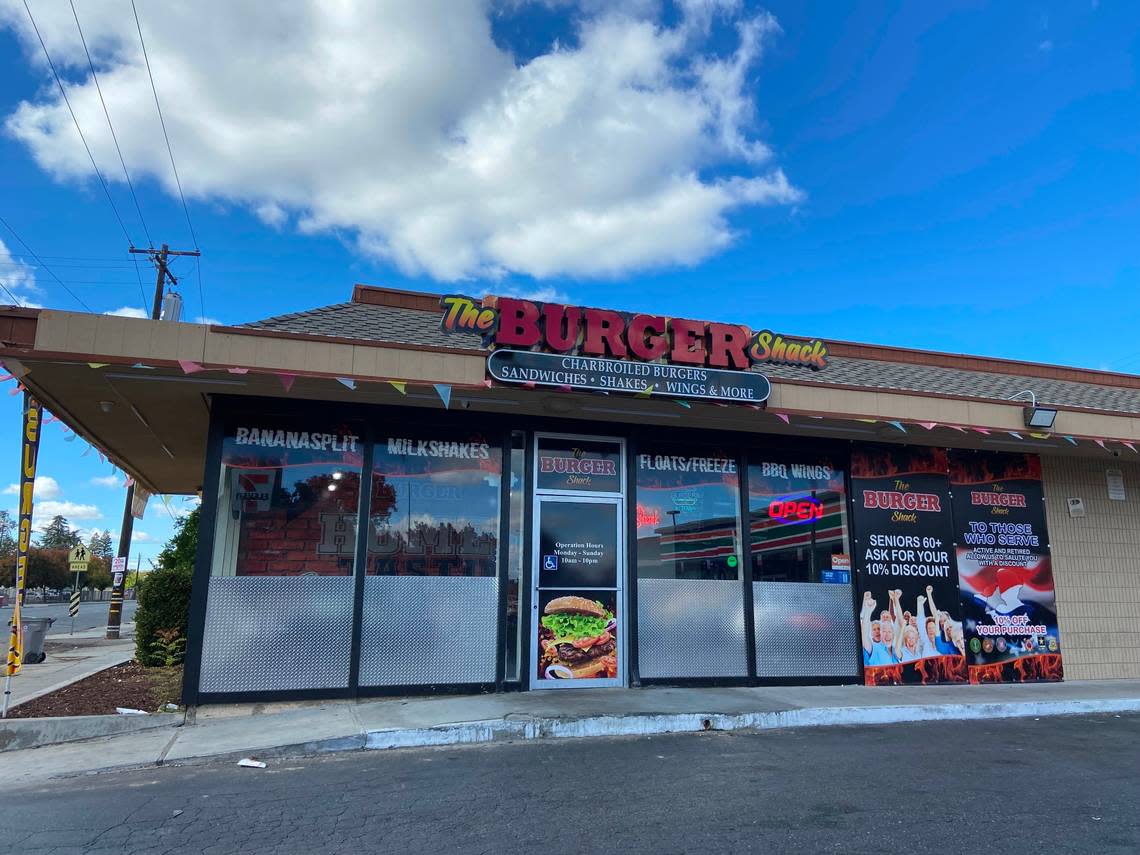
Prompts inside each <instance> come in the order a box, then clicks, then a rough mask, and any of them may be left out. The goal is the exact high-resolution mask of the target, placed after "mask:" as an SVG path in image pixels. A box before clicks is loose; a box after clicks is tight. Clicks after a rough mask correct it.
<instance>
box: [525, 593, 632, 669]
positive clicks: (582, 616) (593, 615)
mask: <svg viewBox="0 0 1140 855" xmlns="http://www.w3.org/2000/svg"><path fill="white" fill-rule="evenodd" d="M616 600H617V596H616V592H614V591H574V592H563V591H540V592H539V610H540V613H541V617H540V618H539V627H538V674H537V677H538V679H539V680H540V681H545V680H581V679H606V678H616V677H617V675H618V659H617V656H618V650H617V645H618V622H617V602H616Z"/></svg>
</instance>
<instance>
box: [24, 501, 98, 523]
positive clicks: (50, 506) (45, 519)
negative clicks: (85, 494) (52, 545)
mask: <svg viewBox="0 0 1140 855" xmlns="http://www.w3.org/2000/svg"><path fill="white" fill-rule="evenodd" d="M54 516H62V517H66V518H67V521H68V522H69V523H72V524H74V523H75V522H76V521H84V520H98V519H102V518H103V512H102V511H100V510H99V509H98V508H97V507H95V505H84V504H80V503H78V502H56V501H51V502H36V503H35V505H34V506H33V508H32V526H33V527H34V528H43V526H45V525H47V524H48V523H49V522H51V518H52V517H54Z"/></svg>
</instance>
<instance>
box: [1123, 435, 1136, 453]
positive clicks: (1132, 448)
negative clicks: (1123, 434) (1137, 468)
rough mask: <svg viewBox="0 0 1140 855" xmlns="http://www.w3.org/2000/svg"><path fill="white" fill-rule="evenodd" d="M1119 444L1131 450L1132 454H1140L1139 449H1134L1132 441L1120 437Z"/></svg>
mask: <svg viewBox="0 0 1140 855" xmlns="http://www.w3.org/2000/svg"><path fill="white" fill-rule="evenodd" d="M1120 444H1121V445H1123V446H1124V447H1125V448H1127V449H1128V450H1129V451H1131V452H1132V453H1133V454H1140V451H1137V450H1136V446H1135V445H1134V444H1133V443H1131V442H1128V441H1127V440H1124V439H1122V440H1120Z"/></svg>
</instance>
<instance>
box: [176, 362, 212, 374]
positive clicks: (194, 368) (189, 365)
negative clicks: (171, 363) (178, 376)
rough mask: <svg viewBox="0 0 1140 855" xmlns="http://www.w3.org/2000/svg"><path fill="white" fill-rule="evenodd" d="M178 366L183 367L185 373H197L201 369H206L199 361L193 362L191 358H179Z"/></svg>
mask: <svg viewBox="0 0 1140 855" xmlns="http://www.w3.org/2000/svg"><path fill="white" fill-rule="evenodd" d="M178 367H179V368H181V369H182V373H183V374H197V373H198V372H199V371H205V370H206V369H204V368H203V367H202V366H201V365H199V364H198V363H197V362H191V361H190V360H189V359H179V360H178Z"/></svg>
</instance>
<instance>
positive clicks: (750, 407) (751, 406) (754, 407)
mask: <svg viewBox="0 0 1140 855" xmlns="http://www.w3.org/2000/svg"><path fill="white" fill-rule="evenodd" d="M744 406H746V407H748V409H750V410H762V409H764V408H763V407H761V406H760V405H759V404H745V405H744Z"/></svg>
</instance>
